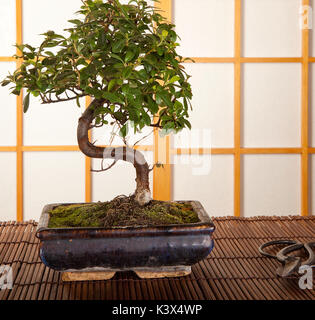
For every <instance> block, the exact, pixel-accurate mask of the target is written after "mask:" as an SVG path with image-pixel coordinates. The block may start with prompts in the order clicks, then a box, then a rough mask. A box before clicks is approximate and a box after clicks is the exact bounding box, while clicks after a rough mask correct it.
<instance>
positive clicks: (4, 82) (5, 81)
mask: <svg viewBox="0 0 315 320" xmlns="http://www.w3.org/2000/svg"><path fill="white" fill-rule="evenodd" d="M10 82H11V81H10V80H3V81H2V82H1V86H2V87H5V86H7V85H8V84H9V83H10Z"/></svg>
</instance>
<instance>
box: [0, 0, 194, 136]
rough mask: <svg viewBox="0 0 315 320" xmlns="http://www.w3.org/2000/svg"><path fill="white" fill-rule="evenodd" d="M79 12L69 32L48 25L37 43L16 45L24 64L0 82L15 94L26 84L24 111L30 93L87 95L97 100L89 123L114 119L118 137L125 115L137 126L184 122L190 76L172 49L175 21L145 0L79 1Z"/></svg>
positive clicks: (48, 99) (58, 97)
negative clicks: (10, 85) (55, 30)
mask: <svg viewBox="0 0 315 320" xmlns="http://www.w3.org/2000/svg"><path fill="white" fill-rule="evenodd" d="M77 13H78V14H79V15H80V17H81V18H80V19H74V20H69V22H71V24H72V25H73V26H72V27H71V28H69V29H66V31H67V32H68V36H67V37H65V36H63V35H59V34H56V33H55V32H54V31H48V32H46V33H44V34H43V36H44V40H43V42H42V43H41V45H40V46H39V47H38V48H35V47H32V46H31V45H28V44H23V45H17V47H18V49H19V50H20V52H21V55H19V56H16V58H23V63H22V65H21V67H20V68H18V69H17V70H16V71H15V72H14V73H13V74H12V75H11V74H10V75H9V76H8V77H7V78H6V79H4V80H3V81H2V82H1V84H2V86H6V85H8V84H10V83H12V84H14V87H13V88H12V93H14V94H16V95H19V94H20V92H21V90H22V88H26V89H27V94H26V96H25V98H24V112H26V111H27V110H28V108H29V103H30V94H32V95H33V96H35V97H37V96H40V98H41V100H42V102H43V103H53V102H59V101H67V100H72V99H76V100H77V104H78V105H79V106H80V101H79V99H80V98H81V97H84V96H91V97H94V98H95V99H97V100H99V101H100V102H101V103H100V104H98V106H97V107H96V108H95V110H94V114H95V125H96V126H98V125H103V124H114V123H115V124H118V126H119V128H120V134H121V135H122V136H126V134H127V121H128V120H130V121H131V122H132V123H133V127H134V131H135V132H136V131H139V130H141V129H142V128H143V127H145V126H153V127H159V128H163V129H167V130H175V131H179V130H181V129H182V128H184V127H188V128H190V123H189V121H188V117H189V114H188V111H189V107H191V104H190V100H191V98H192V92H191V86H190V84H189V82H188V79H189V77H190V76H189V75H188V74H187V73H186V72H185V70H184V67H183V65H182V63H183V62H184V61H185V59H184V58H183V57H182V56H180V55H178V54H177V52H176V47H177V46H178V45H179V44H178V43H177V41H178V35H177V34H176V32H175V31H174V27H175V26H174V25H173V24H170V23H167V22H166V21H165V20H164V18H163V17H162V16H161V15H160V14H159V13H158V11H157V10H154V8H153V7H152V6H150V5H149V4H148V3H147V2H146V1H144V0H131V1H129V4H128V5H124V4H121V3H120V2H119V0H108V1H106V0H105V1H104V0H84V1H82V6H81V9H80V10H79V11H78V12H77ZM154 115H158V116H157V117H155V118H153V116H154Z"/></svg>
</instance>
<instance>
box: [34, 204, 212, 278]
mask: <svg viewBox="0 0 315 320" xmlns="http://www.w3.org/2000/svg"><path fill="white" fill-rule="evenodd" d="M185 202H187V201H185ZM189 202H190V203H191V205H192V207H193V209H194V210H195V212H196V213H197V214H198V217H199V220H200V222H197V223H191V224H182V225H174V224H172V225H163V226H154V227H152V226H151V227H150V226H139V227H115V228H110V229H109V228H48V223H49V218H50V216H49V211H51V210H52V209H53V208H55V207H57V206H60V205H68V204H49V205H46V206H45V207H44V209H43V212H42V215H41V218H40V221H39V224H38V228H37V232H36V236H37V237H38V238H39V239H40V252H39V255H40V258H41V260H42V262H43V263H44V264H45V265H46V266H47V267H49V268H52V269H54V270H58V271H64V272H68V273H69V272H70V273H73V272H85V273H86V272H95V271H97V272H102V271H103V272H110V273H111V275H112V276H113V275H114V273H115V272H116V271H122V270H134V271H136V273H137V274H138V275H140V276H141V272H142V273H143V272H147V273H148V272H151V273H152V272H153V274H155V276H156V277H158V275H157V273H159V272H163V274H164V276H167V275H168V274H172V273H174V272H175V273H176V275H177V276H178V275H186V274H189V273H190V266H191V265H193V264H195V263H197V262H198V261H200V260H202V259H204V258H206V257H207V256H208V255H209V253H210V252H211V250H212V249H213V246H214V242H213V238H212V234H213V232H214V230H215V227H214V224H213V223H212V221H211V219H210V218H209V216H208V215H207V213H206V212H205V210H204V208H203V207H202V205H201V204H200V202H198V201H189Z"/></svg>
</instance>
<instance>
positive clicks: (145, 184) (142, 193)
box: [77, 100, 152, 205]
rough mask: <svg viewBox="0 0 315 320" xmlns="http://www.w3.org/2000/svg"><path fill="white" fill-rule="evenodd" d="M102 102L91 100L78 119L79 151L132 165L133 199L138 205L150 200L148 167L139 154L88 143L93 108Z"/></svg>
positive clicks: (124, 148) (92, 156) (123, 148)
mask: <svg viewBox="0 0 315 320" xmlns="http://www.w3.org/2000/svg"><path fill="white" fill-rule="evenodd" d="M103 103H104V101H102V100H93V101H92V103H91V104H90V105H89V106H88V108H87V109H86V110H85V112H84V113H83V115H82V116H81V118H80V119H79V124H78V130H77V138H78V144H79V148H80V150H81V151H82V152H83V153H84V154H85V155H86V156H88V157H90V158H99V159H113V160H114V161H118V160H124V161H127V162H130V163H132V164H133V166H134V167H135V169H136V183H137V188H136V191H135V199H136V201H137V202H138V203H139V204H140V205H145V204H146V203H148V202H150V201H151V200H152V198H151V192H150V186H149V172H150V170H149V166H148V164H147V162H146V160H145V158H144V156H143V154H142V153H141V152H139V151H138V150H134V149H132V148H129V147H117V148H114V147H97V146H94V145H93V144H92V143H91V142H90V141H89V135H88V132H89V129H90V126H91V124H92V122H93V119H94V108H95V106H98V105H102V104H103Z"/></svg>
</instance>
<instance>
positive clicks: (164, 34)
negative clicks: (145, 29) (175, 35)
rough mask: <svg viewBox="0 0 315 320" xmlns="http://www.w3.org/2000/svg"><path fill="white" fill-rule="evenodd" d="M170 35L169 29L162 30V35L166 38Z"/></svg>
mask: <svg viewBox="0 0 315 320" xmlns="http://www.w3.org/2000/svg"><path fill="white" fill-rule="evenodd" d="M167 36H168V31H167V30H163V31H162V37H163V38H166V37H167Z"/></svg>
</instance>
